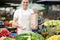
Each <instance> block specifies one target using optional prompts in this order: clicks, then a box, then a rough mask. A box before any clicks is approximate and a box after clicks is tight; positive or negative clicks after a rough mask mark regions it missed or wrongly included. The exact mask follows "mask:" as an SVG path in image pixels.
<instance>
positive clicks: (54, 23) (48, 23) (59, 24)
mask: <svg viewBox="0 0 60 40" xmlns="http://www.w3.org/2000/svg"><path fill="white" fill-rule="evenodd" d="M43 25H44V26H46V27H52V26H55V27H56V28H57V29H58V28H60V20H49V21H46V22H44V23H43Z"/></svg>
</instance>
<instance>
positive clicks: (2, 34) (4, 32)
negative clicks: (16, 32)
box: [0, 28, 11, 37]
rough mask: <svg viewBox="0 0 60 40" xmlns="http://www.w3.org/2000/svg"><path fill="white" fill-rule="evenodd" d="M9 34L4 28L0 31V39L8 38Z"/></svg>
mask: <svg viewBox="0 0 60 40" xmlns="http://www.w3.org/2000/svg"><path fill="white" fill-rule="evenodd" d="M10 34H11V33H10V32H9V31H8V30H7V29H6V28H3V29H2V30H1V31H0V37H2V36H5V37H6V36H7V37H10Z"/></svg>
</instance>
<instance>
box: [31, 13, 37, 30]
mask: <svg viewBox="0 0 60 40" xmlns="http://www.w3.org/2000/svg"><path fill="white" fill-rule="evenodd" d="M30 20H31V23H30V26H31V28H32V29H33V30H35V29H38V17H37V14H32V15H31V19H30Z"/></svg>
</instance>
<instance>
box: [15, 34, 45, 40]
mask: <svg viewBox="0 0 60 40" xmlns="http://www.w3.org/2000/svg"><path fill="white" fill-rule="evenodd" d="M16 40H45V39H44V38H43V37H42V36H41V35H40V34H38V33H24V34H20V35H18V36H17V37H16Z"/></svg>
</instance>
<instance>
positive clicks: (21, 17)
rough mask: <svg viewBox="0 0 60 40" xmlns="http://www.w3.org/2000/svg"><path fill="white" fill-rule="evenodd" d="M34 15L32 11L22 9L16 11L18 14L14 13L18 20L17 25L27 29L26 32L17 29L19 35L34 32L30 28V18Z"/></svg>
mask: <svg viewBox="0 0 60 40" xmlns="http://www.w3.org/2000/svg"><path fill="white" fill-rule="evenodd" d="M32 13H34V12H33V10H32V9H27V10H23V9H22V8H21V9H18V10H16V12H15V13H14V17H15V18H18V21H17V23H18V24H19V26H23V27H25V28H26V29H25V30H22V29H20V28H17V33H18V34H21V33H25V32H29V31H32V30H31V28H30V16H31V14H32Z"/></svg>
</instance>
